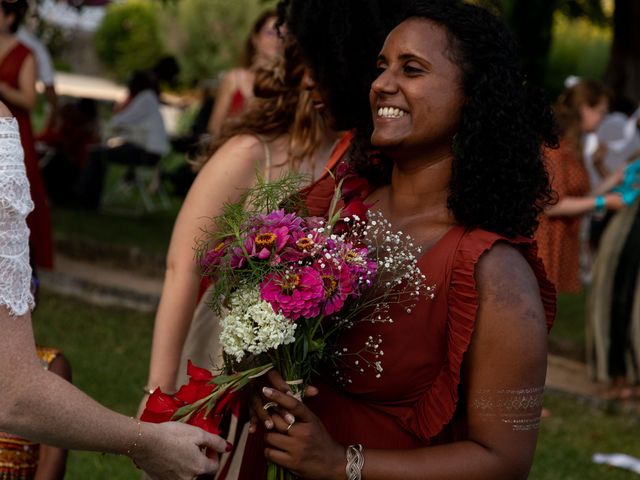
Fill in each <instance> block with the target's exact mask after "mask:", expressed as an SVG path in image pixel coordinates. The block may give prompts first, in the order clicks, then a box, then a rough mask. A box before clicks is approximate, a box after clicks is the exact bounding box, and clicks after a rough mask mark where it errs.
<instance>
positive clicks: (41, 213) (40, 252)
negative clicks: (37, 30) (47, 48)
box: [0, 43, 53, 269]
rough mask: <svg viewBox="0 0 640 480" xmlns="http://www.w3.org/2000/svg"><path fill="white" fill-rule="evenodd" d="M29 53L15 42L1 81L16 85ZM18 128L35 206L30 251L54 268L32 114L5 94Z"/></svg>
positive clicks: (29, 221) (0, 68)
mask: <svg viewBox="0 0 640 480" xmlns="http://www.w3.org/2000/svg"><path fill="white" fill-rule="evenodd" d="M29 55H31V51H30V50H29V49H28V48H27V47H25V46H24V45H22V44H21V43H17V44H16V45H15V47H13V49H11V51H10V52H9V53H7V54H6V55H5V57H4V58H3V59H2V60H1V61H0V81H2V82H5V83H7V84H9V85H10V86H11V87H13V88H18V77H19V75H20V70H21V68H22V64H23V62H24V61H25V60H26V59H27V57H28V56H29ZM2 101H3V102H4V103H5V104H6V105H7V107H8V108H9V110H11V113H12V114H13V116H14V117H16V120H17V121H18V126H19V128H20V141H21V142H22V148H23V150H24V163H25V166H26V169H27V178H28V179H29V185H30V188H31V199H32V200H33V203H34V209H33V211H32V212H31V213H30V214H29V216H28V217H27V226H28V227H29V231H30V232H31V234H30V236H29V244H30V247H31V255H32V257H33V260H34V262H35V264H36V265H37V266H38V267H42V268H47V269H52V268H53V234H52V231H51V213H50V211H49V205H48V202H47V194H46V191H45V187H44V182H43V180H42V175H41V174H40V169H39V168H38V156H37V154H36V149H35V144H34V139H33V130H32V128H31V114H30V113H29V111H28V110H25V109H23V108H20V107H18V106H16V105H13V104H12V103H10V102H9V101H7V100H5V99H4V98H3V99H2Z"/></svg>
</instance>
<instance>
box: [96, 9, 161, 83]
mask: <svg viewBox="0 0 640 480" xmlns="http://www.w3.org/2000/svg"><path fill="white" fill-rule="evenodd" d="M159 8H160V7H159V6H158V2H152V1H149V0H128V1H126V2H122V3H112V4H111V5H110V6H109V8H108V10H107V13H106V14H105V16H104V19H103V20H102V23H101V24H100V27H99V28H98V30H97V31H96V36H95V47H96V53H97V55H98V58H99V59H100V60H101V61H102V62H103V63H104V64H105V66H106V67H107V68H108V69H109V70H110V71H111V72H112V73H113V74H114V75H115V76H116V78H117V79H119V80H125V79H126V78H127V77H128V76H129V75H130V74H131V72H132V71H133V70H139V69H146V68H149V67H151V66H153V64H154V63H155V62H156V61H158V60H159V59H160V57H162V56H163V55H164V54H165V51H166V49H165V46H164V42H163V37H162V33H161V30H160V22H159V18H158V9H159Z"/></svg>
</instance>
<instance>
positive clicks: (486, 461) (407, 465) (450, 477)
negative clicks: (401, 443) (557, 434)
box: [334, 441, 533, 480]
mask: <svg viewBox="0 0 640 480" xmlns="http://www.w3.org/2000/svg"><path fill="white" fill-rule="evenodd" d="M363 453H364V459H365V460H364V468H363V470H362V478H363V480H424V479H429V480H459V479H461V478H464V479H465V480H495V479H497V478H499V479H500V480H511V479H513V480H519V479H526V478H527V475H528V472H529V469H530V465H527V464H526V463H525V462H522V464H518V463H517V462H510V461H507V460H506V459H505V458H504V457H501V456H500V455H499V454H498V453H497V452H495V451H491V450H490V449H488V448H485V447H483V446H482V445H480V444H478V443H475V442H472V441H464V442H455V443H451V444H448V445H442V446H436V447H427V448H420V449H414V450H373V449H371V450H370V449H366V448H365V449H364V452H363ZM532 456H533V454H532ZM345 465H346V462H345V463H344V464H341V465H340V466H339V468H337V469H334V471H335V472H336V473H335V476H334V478H335V479H336V480H343V479H344V478H345V470H344V468H345Z"/></svg>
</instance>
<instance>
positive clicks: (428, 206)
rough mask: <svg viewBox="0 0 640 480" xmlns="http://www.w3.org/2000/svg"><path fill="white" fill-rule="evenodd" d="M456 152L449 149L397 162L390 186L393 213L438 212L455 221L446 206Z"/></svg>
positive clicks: (389, 205) (389, 199) (389, 194)
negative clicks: (452, 152) (432, 154)
mask: <svg viewBox="0 0 640 480" xmlns="http://www.w3.org/2000/svg"><path fill="white" fill-rule="evenodd" d="M452 163H453V155H452V154H451V153H450V152H447V153H443V154H438V155H434V156H431V157H430V158H422V159H417V158H413V159H407V160H398V161H396V162H395V163H394V166H393V171H392V174H391V184H390V186H389V189H388V208H389V209H390V213H392V214H393V215H394V216H395V215H396V214H400V215H409V216H410V215H412V214H418V213H425V212H431V213H432V214H433V213H436V214H437V216H438V217H441V218H442V220H443V221H453V220H452V217H451V214H450V212H449V210H448V209H447V197H448V196H449V182H450V180H451V167H452Z"/></svg>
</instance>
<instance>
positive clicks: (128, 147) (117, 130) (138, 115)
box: [77, 71, 170, 208]
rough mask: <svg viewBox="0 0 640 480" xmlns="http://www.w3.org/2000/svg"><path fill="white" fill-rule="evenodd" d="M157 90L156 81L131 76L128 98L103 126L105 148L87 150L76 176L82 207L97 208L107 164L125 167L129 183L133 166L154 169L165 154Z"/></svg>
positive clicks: (150, 76)
mask: <svg viewBox="0 0 640 480" xmlns="http://www.w3.org/2000/svg"><path fill="white" fill-rule="evenodd" d="M157 87H158V82H157V78H156V77H155V76H154V75H153V74H152V73H150V72H146V71H136V72H133V73H132V74H131V77H130V78H129V81H128V83H127V88H128V89H129V95H128V97H127V99H126V100H125V101H124V103H123V104H122V105H120V106H119V107H118V108H117V110H116V113H115V114H114V115H113V117H111V120H109V124H108V126H107V129H108V131H109V132H110V138H109V139H108V140H107V141H106V144H104V145H100V146H97V147H95V148H93V149H91V152H90V154H89V159H88V161H87V165H86V167H85V168H84V170H83V172H82V173H81V174H80V178H79V180H78V184H77V195H78V198H79V199H80V202H81V203H82V205H83V206H85V207H87V208H97V207H98V206H99V205H100V201H101V196H102V189H103V185H104V181H105V176H106V170H107V167H108V165H109V163H117V164H121V165H126V166H127V167H128V169H127V173H126V179H127V180H128V181H133V180H134V178H135V168H136V167H137V166H154V165H156V164H157V163H158V162H159V161H160V159H161V157H162V156H163V155H164V154H166V153H167V152H168V151H169V148H170V147H169V139H168V136H167V131H166V129H165V125H164V120H163V118H162V114H161V112H160V100H159V98H158V92H157Z"/></svg>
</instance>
